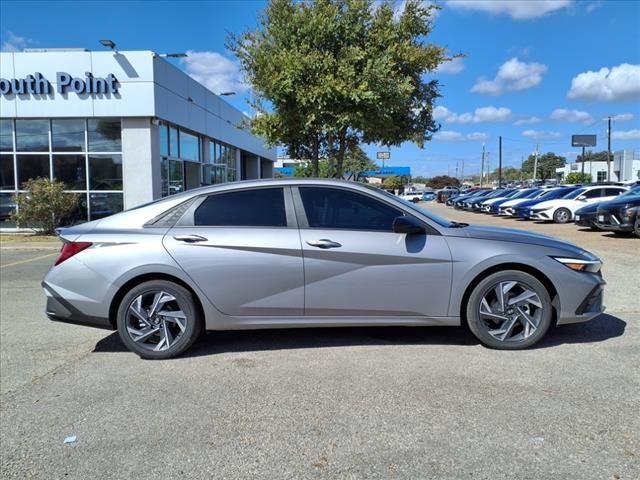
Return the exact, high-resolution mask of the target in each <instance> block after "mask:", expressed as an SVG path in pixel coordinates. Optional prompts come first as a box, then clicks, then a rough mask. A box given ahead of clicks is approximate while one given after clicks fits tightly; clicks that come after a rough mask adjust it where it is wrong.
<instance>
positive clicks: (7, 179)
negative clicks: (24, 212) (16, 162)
mask: <svg viewBox="0 0 640 480" xmlns="http://www.w3.org/2000/svg"><path fill="white" fill-rule="evenodd" d="M15 188H16V186H15V181H14V178H13V155H0V190H14V189H15Z"/></svg>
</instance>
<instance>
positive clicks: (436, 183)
mask: <svg viewBox="0 0 640 480" xmlns="http://www.w3.org/2000/svg"><path fill="white" fill-rule="evenodd" d="M427 186H428V187H431V188H435V189H438V188H444V187H446V186H451V187H458V186H460V181H459V180H458V179H457V178H455V177H450V176H448V175H439V176H436V177H433V178H432V179H430V180H429V181H428V182H427Z"/></svg>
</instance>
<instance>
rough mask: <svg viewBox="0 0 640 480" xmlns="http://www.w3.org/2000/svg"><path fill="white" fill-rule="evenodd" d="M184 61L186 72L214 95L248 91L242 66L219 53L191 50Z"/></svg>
mask: <svg viewBox="0 0 640 480" xmlns="http://www.w3.org/2000/svg"><path fill="white" fill-rule="evenodd" d="M187 55H188V56H187V57H186V58H185V59H183V60H182V63H183V64H184V66H185V70H186V72H187V73H188V74H189V75H190V76H191V77H192V78H193V79H194V80H196V81H197V82H200V83H202V84H203V85H204V86H205V87H207V88H208V89H209V90H211V91H212V92H213V93H216V94H217V93H221V92H241V91H245V90H248V85H247V84H245V83H244V82H243V80H242V73H241V71H240V64H239V63H238V62H237V61H235V60H231V59H229V58H227V57H225V56H223V55H221V54H220V53H218V52H194V51H191V50H189V51H188V52H187Z"/></svg>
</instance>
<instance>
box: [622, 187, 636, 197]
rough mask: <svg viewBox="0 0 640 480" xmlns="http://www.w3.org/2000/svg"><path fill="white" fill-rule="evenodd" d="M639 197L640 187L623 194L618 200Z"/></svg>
mask: <svg viewBox="0 0 640 480" xmlns="http://www.w3.org/2000/svg"><path fill="white" fill-rule="evenodd" d="M638 195H640V187H636V188H632V189H631V190H629V191H628V192H624V193H621V194H620V195H619V196H618V198H620V197H637V196H638Z"/></svg>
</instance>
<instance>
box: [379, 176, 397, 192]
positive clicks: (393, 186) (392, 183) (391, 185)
mask: <svg viewBox="0 0 640 480" xmlns="http://www.w3.org/2000/svg"><path fill="white" fill-rule="evenodd" d="M382 188H384V189H385V190H393V191H396V190H400V189H401V188H402V178H401V177H397V176H392V177H387V178H385V179H384V181H383V182H382Z"/></svg>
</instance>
